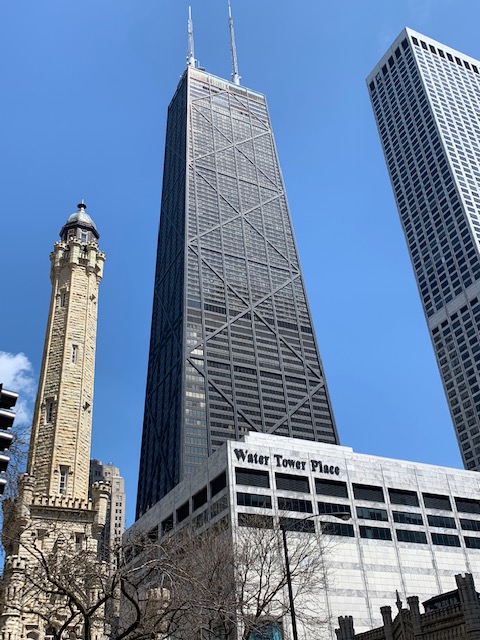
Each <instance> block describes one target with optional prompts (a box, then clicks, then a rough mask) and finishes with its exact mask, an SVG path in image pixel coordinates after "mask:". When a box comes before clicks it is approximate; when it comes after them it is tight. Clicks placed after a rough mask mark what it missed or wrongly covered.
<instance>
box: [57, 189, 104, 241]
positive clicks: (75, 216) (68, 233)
mask: <svg viewBox="0 0 480 640" xmlns="http://www.w3.org/2000/svg"><path fill="white" fill-rule="evenodd" d="M86 209H87V205H86V204H85V202H84V200H83V198H82V201H81V202H80V204H77V211H75V213H72V215H71V216H70V217H69V218H68V220H67V221H66V223H65V224H64V226H63V227H62V230H61V231H60V237H61V239H62V242H67V241H68V240H70V239H72V238H77V239H78V240H80V242H81V243H82V244H87V243H88V242H97V240H98V238H99V237H100V234H99V233H98V231H97V227H96V226H95V223H94V221H93V220H92V219H91V217H90V216H89V215H88V213H87V211H86Z"/></svg>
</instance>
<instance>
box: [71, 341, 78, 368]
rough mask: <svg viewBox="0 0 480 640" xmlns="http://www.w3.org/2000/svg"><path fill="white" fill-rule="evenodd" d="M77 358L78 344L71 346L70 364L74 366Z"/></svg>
mask: <svg viewBox="0 0 480 640" xmlns="http://www.w3.org/2000/svg"><path fill="white" fill-rule="evenodd" d="M77 358H78V344H73V345H72V364H75V363H76V362H77Z"/></svg>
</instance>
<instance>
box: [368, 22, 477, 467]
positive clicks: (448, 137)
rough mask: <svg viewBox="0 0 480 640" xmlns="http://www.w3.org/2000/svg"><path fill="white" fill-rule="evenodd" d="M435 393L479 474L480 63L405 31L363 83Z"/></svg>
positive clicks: (468, 463) (465, 457) (468, 460)
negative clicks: (421, 317)
mask: <svg viewBox="0 0 480 640" xmlns="http://www.w3.org/2000/svg"><path fill="white" fill-rule="evenodd" d="M367 84H368V87H369V91H370V97H371V101H372V105H373V110H374V113H375V118H376V121H377V126H378V130H379V134H380V138H381V141H382V146H383V150H384V154H385V159H386V162H387V166H388V170H389V173H390V178H391V182H392V187H393V190H394V194H395V199H396V202H397V207H398V210H399V213H400V218H401V222H402V225H403V230H404V233H405V238H406V240H407V244H408V248H409V251H410V257H411V260H412V264H413V268H414V271H415V277H416V280H417V285H418V289H419V293H420V297H421V300H422V304H423V308H424V312H425V315H426V318H427V323H428V327H429V330H430V335H431V338H432V342H433V345H434V349H435V354H436V358H437V362H438V366H439V369H440V373H441V376H442V381H443V386H444V389H445V393H446V396H447V401H448V404H449V408H450V413H451V415H452V420H453V422H454V425H455V430H456V435H457V439H458V442H459V446H460V450H461V453H462V457H463V461H464V464H465V467H466V468H467V469H473V470H477V471H478V470H480V435H479V426H480V373H479V372H480V304H479V297H480V295H479V294H480V282H479V279H480V247H479V242H480V185H479V181H480V124H479V115H480V63H479V62H477V61H476V60H474V59H472V58H470V57H468V56H465V55H464V54H462V53H459V52H458V51H455V50H453V49H450V48H448V47H445V46H444V45H442V44H440V43H438V42H435V41H434V40H431V39H430V38H427V37H425V36H423V35H421V34H419V33H416V32H415V31H412V30H410V29H406V30H404V31H403V32H402V33H401V34H400V36H399V37H398V38H397V40H396V41H395V43H394V44H393V45H392V47H391V48H390V50H389V51H388V52H387V53H386V54H385V56H384V57H383V58H382V60H381V61H380V63H379V64H378V65H377V67H376V68H375V69H374V70H373V71H372V73H371V74H370V76H369V77H368V79H367Z"/></svg>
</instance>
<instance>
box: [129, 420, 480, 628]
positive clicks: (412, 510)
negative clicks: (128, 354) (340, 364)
mask: <svg viewBox="0 0 480 640" xmlns="http://www.w3.org/2000/svg"><path fill="white" fill-rule="evenodd" d="M340 513H341V514H343V517H342V519H341V520H340V519H338V514H340ZM258 514H261V515H263V516H264V517H266V518H269V519H271V520H270V522H271V526H272V527H280V526H281V524H284V525H285V527H286V528H287V529H288V528H291V529H293V530H295V529H297V530H298V528H299V527H301V528H302V530H303V531H305V532H306V533H305V534H306V535H307V534H309V535H316V536H317V537H318V540H319V544H325V543H328V544H326V551H325V554H326V564H327V565H328V588H327V590H326V591H324V592H323V593H322V595H321V596H319V594H318V593H317V594H315V598H318V607H319V608H324V609H326V610H327V611H328V614H329V617H330V619H331V627H330V635H331V636H332V637H333V635H334V634H333V629H334V626H335V621H336V619H337V617H338V616H340V615H353V616H354V618H355V628H356V630H357V632H361V631H362V630H367V629H371V628H372V627H375V626H378V625H379V624H381V622H382V621H381V616H380V613H379V612H380V607H381V606H383V605H388V604H390V603H391V602H392V601H394V600H395V599H396V591H398V593H399V594H400V595H401V597H402V598H405V597H408V596H410V595H418V596H419V597H420V599H427V598H430V597H432V596H435V595H437V594H438V593H442V592H445V591H449V590H451V589H454V588H455V578H454V576H455V574H458V573H459V572H468V573H472V574H473V576H474V578H475V579H476V580H477V581H479V580H480V476H479V475H478V474H476V473H473V472H469V471H464V470H459V469H450V468H446V467H439V466H434V465H427V464H420V463H414V462H406V461H403V460H393V459H389V458H380V457H376V456H371V455H365V454H359V453H355V452H354V451H353V450H352V449H351V448H348V447H340V446H337V445H328V444H321V443H314V442H310V441H304V440H297V439H295V440H294V439H291V438H284V437H278V436H270V435H265V434H254V433H250V434H249V435H247V436H246V437H245V439H244V441H241V442H227V443H225V445H223V446H222V447H221V448H220V449H219V450H218V451H216V452H215V453H214V454H213V455H212V456H211V457H210V458H209V459H208V461H207V462H206V464H205V466H204V467H202V468H201V469H200V470H199V472H198V473H197V474H196V475H195V476H194V477H193V478H191V479H188V480H185V481H183V482H182V483H180V484H179V485H177V486H176V487H175V488H174V489H173V490H172V491H171V492H170V493H169V494H167V495H166V496H165V497H164V498H163V499H162V500H161V501H160V502H158V503H157V504H156V505H155V506H153V507H152V508H151V509H150V510H149V511H147V513H145V514H144V515H143V516H142V517H141V518H140V519H139V520H137V522H136V523H135V524H134V525H133V527H132V528H130V529H129V531H128V532H127V535H128V534H131V533H133V532H135V531H143V532H148V533H149V534H150V536H155V535H158V536H159V537H161V536H162V535H163V534H164V533H166V532H167V531H168V530H170V529H171V528H174V529H176V528H179V527H182V526H184V525H186V524H192V525H194V526H203V525H204V524H206V523H211V524H213V523H215V522H218V521H220V520H223V519H227V520H228V521H229V523H230V525H231V527H232V530H233V531H235V530H237V527H238V526H239V525H240V526H244V525H248V523H249V518H254V519H255V518H258ZM345 514H346V515H345ZM336 515H337V517H336ZM157 530H158V533H157ZM289 535H292V534H290V533H289V532H288V531H287V541H288V537H289ZM285 597H287V594H286V593H285ZM282 625H283V628H284V630H285V636H286V637H287V638H290V637H292V636H291V635H290V634H291V631H290V620H289V619H284V620H283V621H282ZM327 635H328V634H327ZM299 636H300V638H305V637H307V636H305V635H304V632H303V631H302V629H301V628H299Z"/></svg>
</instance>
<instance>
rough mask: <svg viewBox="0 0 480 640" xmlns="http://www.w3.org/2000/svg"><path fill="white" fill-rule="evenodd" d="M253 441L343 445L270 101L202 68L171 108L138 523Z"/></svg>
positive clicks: (187, 78) (189, 75)
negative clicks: (208, 462)
mask: <svg viewBox="0 0 480 640" xmlns="http://www.w3.org/2000/svg"><path fill="white" fill-rule="evenodd" d="M249 431H258V432H263V433H272V434H277V435H282V436H289V437H294V438H303V439H309V440H315V441H324V442H329V443H337V442H338V437H337V432H336V427H335V423H334V418H333V413H332V408H331V404H330V399H329V395H328V391H327V387H326V382H325V376H324V371H323V367H322V363H321V361H320V357H319V353H318V349H317V344H316V339H315V335H314V330H313V326H312V321H311V316H310V311H309V308H308V302H307V298H306V294H305V287H304V283H303V278H302V273H301V269H300V264H299V260H298V253H297V249H296V246H295V240H294V237H293V231H292V224H291V220H290V214H289V210H288V205H287V200H286V195H285V187H284V183H283V180H282V176H281V172H280V167H279V163H278V158H277V153H276V149H275V142H274V138H273V133H272V128H271V123H270V118H269V114H268V109H267V104H266V99H265V96H263V95H262V94H260V93H257V92H255V91H252V90H250V89H246V88H244V87H241V86H239V85H238V84H234V83H231V82H228V81H227V80H223V79H221V78H217V77H215V76H213V75H211V74H209V73H206V72H205V71H202V70H200V69H197V68H195V66H193V63H192V64H190V65H189V66H188V67H187V69H186V71H185V73H184V74H183V76H182V78H181V80H180V82H179V85H178V87H177V90H176V93H175V95H174V97H173V100H172V102H171V104H170V106H169V110H168V123H167V136H166V149H165V165H164V180H163V194H162V207H161V217H160V229H159V238H158V252H157V266H156V276H155V291H154V302H153V316H152V329H151V339H150V353H149V364H148V378H147V389H146V400H145V417H144V425H143V439H142V449H141V463H140V476H139V485H138V501H137V516H139V515H141V514H142V513H144V512H145V511H146V510H147V509H148V508H149V507H151V506H152V505H153V504H155V502H157V500H159V499H160V498H161V497H163V496H164V495H165V494H166V493H168V491H170V490H171V489H172V488H173V487H174V486H175V485H176V484H177V483H178V482H179V481H180V480H181V479H182V478H183V477H184V476H185V475H187V474H189V473H191V472H192V471H193V470H194V469H196V468H197V467H198V466H199V465H201V464H202V463H203V462H204V461H205V459H206V458H207V457H208V456H209V455H210V454H211V453H212V452H213V451H214V450H215V449H216V448H217V447H218V446H220V445H221V444H222V443H223V442H225V441H226V440H236V439H238V438H240V437H241V436H242V435H244V434H245V433H247V432H249Z"/></svg>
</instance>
